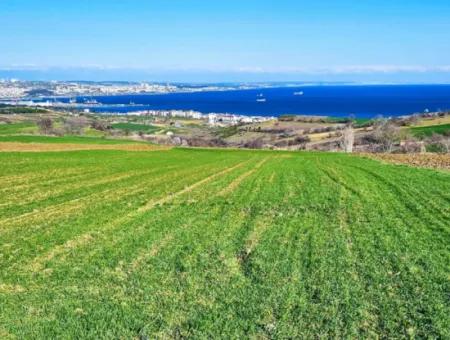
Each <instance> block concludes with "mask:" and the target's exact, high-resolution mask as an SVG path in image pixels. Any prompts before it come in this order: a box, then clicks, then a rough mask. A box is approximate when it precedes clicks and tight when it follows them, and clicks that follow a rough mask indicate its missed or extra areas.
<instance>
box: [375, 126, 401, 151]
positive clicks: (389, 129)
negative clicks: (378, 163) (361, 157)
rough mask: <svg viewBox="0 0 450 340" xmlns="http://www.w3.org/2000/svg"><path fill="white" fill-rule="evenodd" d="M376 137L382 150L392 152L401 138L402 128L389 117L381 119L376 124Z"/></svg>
mask: <svg viewBox="0 0 450 340" xmlns="http://www.w3.org/2000/svg"><path fill="white" fill-rule="evenodd" d="M374 137H375V139H376V141H377V142H378V143H379V144H380V145H381V148H382V151H384V152H392V150H393V147H394V145H395V143H396V142H398V141H399V140H400V139H401V133H400V128H399V127H398V126H397V125H396V124H395V123H393V122H392V121H391V120H389V119H380V120H378V121H377V122H376V123H375V125H374Z"/></svg>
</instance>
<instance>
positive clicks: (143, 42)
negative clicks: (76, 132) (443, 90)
mask: <svg viewBox="0 0 450 340" xmlns="http://www.w3.org/2000/svg"><path fill="white" fill-rule="evenodd" d="M449 17H450V1H443V0H433V1H429V2H425V1H419V0H410V1H406V0H379V1H374V0H367V1H350V0H334V1H332V0H323V1H315V2H311V1H302V0H297V1H294V0H279V1H276V2H275V1H267V0H259V1H256V0H247V1H238V0H228V1H209V2H205V1H203V0H189V1H187V0H172V1H164V0H153V1H143V0H132V1H127V2H125V1H111V0H110V1H106V0H91V1H86V0H79V1H76V2H56V1H51V0H41V1H39V2H38V1H32V0H22V1H17V0H3V1H2V4H1V5H0V22H2V34H0V46H2V52H1V53H0V78H19V79H24V80H69V79H71V80H130V81H139V80H142V81H169V82H240V81H241V82H251V81H254V82H256V81H329V82H335V81H347V82H394V83H407V82H410V83H411V82H412V83H449V82H450V44H448V42H449V41H450V21H449V20H448V18H449Z"/></svg>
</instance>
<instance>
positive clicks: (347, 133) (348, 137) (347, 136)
mask: <svg viewBox="0 0 450 340" xmlns="http://www.w3.org/2000/svg"><path fill="white" fill-rule="evenodd" d="M354 142H355V134H354V132H353V126H352V125H351V124H347V125H346V126H345V128H344V130H343V131H342V149H343V150H344V151H345V152H348V153H352V152H353V144H354Z"/></svg>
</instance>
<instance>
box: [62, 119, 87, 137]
mask: <svg viewBox="0 0 450 340" xmlns="http://www.w3.org/2000/svg"><path fill="white" fill-rule="evenodd" d="M87 126H89V121H88V119H87V118H85V117H70V118H67V119H66V120H65V121H64V129H65V130H66V131H67V133H70V134H82V133H83V130H84V128H85V127H87Z"/></svg>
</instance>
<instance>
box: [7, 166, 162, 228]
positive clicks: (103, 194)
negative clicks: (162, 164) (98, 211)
mask: <svg viewBox="0 0 450 340" xmlns="http://www.w3.org/2000/svg"><path fill="white" fill-rule="evenodd" d="M156 171H157V170H152V171H149V172H142V173H137V174H130V173H123V174H122V175H119V176H117V175H112V176H110V177H111V178H106V179H105V178H103V179H101V180H98V181H97V182H95V181H94V182H90V184H89V185H87V186H81V187H79V188H83V189H86V188H90V187H94V186H96V185H106V184H108V185H110V184H114V183H120V182H121V181H122V180H125V179H130V178H140V177H141V176H145V175H149V174H152V173H154V172H156ZM116 190H117V188H110V189H105V190H102V191H98V190H97V191H95V192H93V193H90V194H87V195H84V196H81V197H76V198H73V199H69V200H67V201H63V202H61V203H57V204H53V205H50V206H46V207H43V208H41V209H33V210H32V211H29V212H26V213H23V214H21V215H18V216H12V217H7V218H4V219H2V220H0V225H2V226H3V227H5V226H9V225H10V224H14V222H20V223H24V222H25V223H26V222H27V218H32V217H41V218H45V219H47V218H49V217H51V216H53V215H54V214H56V215H58V214H60V213H61V212H62V213H63V215H64V214H67V213H69V212H72V211H73V210H77V209H80V208H81V207H82V206H83V202H85V201H92V200H95V199H96V198H97V199H102V200H104V199H105V198H108V196H107V194H110V193H114V192H115V191H116ZM128 190H129V189H128V188H125V189H123V192H127V191H128ZM109 197H111V196H109ZM2 230H3V228H2V229H0V232H1V231H2Z"/></svg>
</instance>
